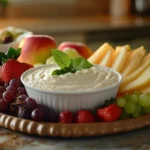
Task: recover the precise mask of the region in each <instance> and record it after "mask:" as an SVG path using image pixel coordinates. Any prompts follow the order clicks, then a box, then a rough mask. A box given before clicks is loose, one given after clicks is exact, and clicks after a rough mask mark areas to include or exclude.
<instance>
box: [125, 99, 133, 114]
mask: <svg viewBox="0 0 150 150" xmlns="http://www.w3.org/2000/svg"><path fill="white" fill-rule="evenodd" d="M135 108H136V106H135V103H133V102H131V101H127V103H126V105H125V106H124V109H125V111H126V113H128V114H133V113H134V112H135Z"/></svg>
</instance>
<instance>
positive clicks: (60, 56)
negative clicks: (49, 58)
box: [52, 50, 71, 69]
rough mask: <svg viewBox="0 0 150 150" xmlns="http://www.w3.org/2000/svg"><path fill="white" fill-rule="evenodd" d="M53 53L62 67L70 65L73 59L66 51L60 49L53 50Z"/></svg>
mask: <svg viewBox="0 0 150 150" xmlns="http://www.w3.org/2000/svg"><path fill="white" fill-rule="evenodd" d="M52 55H53V57H54V59H55V61H56V63H57V64H58V65H59V66H60V68H61V69H63V68H65V67H69V65H70V62H71V60H70V58H69V56H68V55H67V54H66V53H64V52H61V51H60V50H52Z"/></svg>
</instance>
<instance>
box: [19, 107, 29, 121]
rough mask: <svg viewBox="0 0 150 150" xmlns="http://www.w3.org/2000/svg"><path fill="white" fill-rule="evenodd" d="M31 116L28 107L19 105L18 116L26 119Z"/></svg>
mask: <svg viewBox="0 0 150 150" xmlns="http://www.w3.org/2000/svg"><path fill="white" fill-rule="evenodd" d="M30 116H31V114H30V112H29V111H28V110H27V109H26V108H24V107H19V111H18V117H20V118H24V119H30Z"/></svg>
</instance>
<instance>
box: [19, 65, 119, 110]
mask: <svg viewBox="0 0 150 150" xmlns="http://www.w3.org/2000/svg"><path fill="white" fill-rule="evenodd" d="M52 66H53V65H44V66H39V67H36V68H32V69H29V70H27V71H26V72H24V73H23V74H22V76H21V81H22V83H23V84H24V86H25V88H26V91H27V93H28V95H29V97H31V98H34V99H35V100H36V101H37V103H40V104H44V105H46V106H48V107H49V108H53V109H55V110H56V111H63V110H70V111H77V110H80V109H94V108H95V107H96V106H98V105H101V104H103V103H104V100H107V99H110V98H114V97H115V96H116V94H117V91H118V88H119V85H120V82H121V80H122V76H121V75H120V74H119V73H118V72H116V71H113V70H112V69H109V68H105V67H104V68H105V69H109V70H111V71H113V72H114V73H115V74H117V75H118V79H119V80H118V82H117V83H115V84H113V85H110V86H108V87H105V88H100V89H96V90H93V91H83V92H66V91H65V92H59V91H44V90H41V89H39V88H33V87H31V86H29V85H28V84H27V83H25V81H24V77H25V76H27V75H28V74H30V73H31V72H33V71H35V70H38V69H40V68H42V67H52ZM100 67H102V66H100Z"/></svg>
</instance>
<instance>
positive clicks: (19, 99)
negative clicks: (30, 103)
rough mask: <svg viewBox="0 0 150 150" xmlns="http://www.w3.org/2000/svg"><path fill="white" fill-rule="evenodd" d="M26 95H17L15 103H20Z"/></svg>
mask: <svg viewBox="0 0 150 150" xmlns="http://www.w3.org/2000/svg"><path fill="white" fill-rule="evenodd" d="M26 98H27V95H20V96H18V97H17V103H22V102H24V101H25V100H26Z"/></svg>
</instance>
